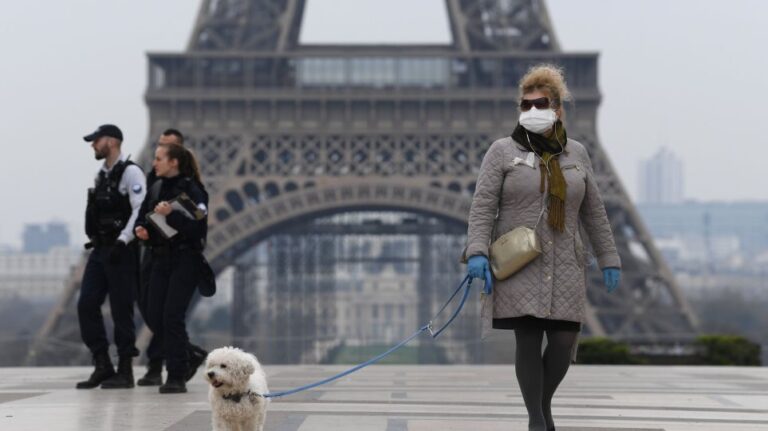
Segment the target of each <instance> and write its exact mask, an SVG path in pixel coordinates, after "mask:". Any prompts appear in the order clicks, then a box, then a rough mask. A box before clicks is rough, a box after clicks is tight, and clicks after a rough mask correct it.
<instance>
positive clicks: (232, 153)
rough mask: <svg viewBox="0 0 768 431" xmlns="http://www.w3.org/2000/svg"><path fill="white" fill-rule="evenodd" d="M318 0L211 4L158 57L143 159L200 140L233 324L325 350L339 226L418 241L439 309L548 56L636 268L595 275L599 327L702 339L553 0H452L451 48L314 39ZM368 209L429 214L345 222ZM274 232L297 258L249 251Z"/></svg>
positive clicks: (60, 337)
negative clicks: (257, 285) (525, 84)
mask: <svg viewBox="0 0 768 431" xmlns="http://www.w3.org/2000/svg"><path fill="white" fill-rule="evenodd" d="M305 5H306V1H305V0H204V1H202V2H201V6H200V10H199V13H198V16H197V21H196V23H195V27H194V30H193V31H192V36H191V38H190V40H189V45H188V47H187V50H186V51H185V52H181V53H170V54H168V53H163V54H160V53H155V54H149V58H148V61H149V64H148V87H147V91H146V103H147V105H148V107H149V112H150V126H149V129H150V130H149V139H148V143H147V145H146V146H145V148H144V150H143V152H142V154H141V157H140V161H141V162H142V164H143V165H144V166H145V167H148V166H149V165H150V161H151V155H152V153H153V150H154V146H153V141H154V139H155V138H156V136H158V135H159V134H160V132H162V131H163V130H164V129H166V128H168V127H176V128H179V129H181V130H182V131H184V133H185V134H186V135H188V136H189V138H188V141H189V144H188V145H189V146H190V148H192V149H193V150H194V151H195V152H196V154H197V155H198V158H199V160H200V164H201V167H202V169H203V176H204V178H205V181H206V184H207V187H208V190H209V192H210V195H211V205H210V207H211V212H210V231H209V242H208V246H207V249H206V255H207V257H208V259H209V261H210V262H211V263H212V266H213V267H214V269H215V270H216V271H221V270H223V269H224V268H226V267H230V266H234V267H235V268H237V270H236V276H235V280H236V281H235V287H236V289H235V293H234V295H235V299H234V301H233V316H234V322H233V331H235V332H239V333H250V334H255V337H256V338H258V337H259V336H262V335H263V336H266V335H267V333H266V332H265V331H269V330H273V331H274V330H277V329H275V328H284V329H283V331H284V332H282V333H281V334H283V335H285V336H286V337H298V336H300V337H299V338H302V339H303V340H306V339H307V338H310V339H314V340H315V341H313V342H311V343H309V344H307V343H306V342H302V343H304V344H301V343H300V344H299V345H298V347H296V346H294V347H295V348H294V349H293V350H295V352H294V354H289V355H288V356H286V357H280V358H274V360H276V361H280V360H282V361H289V362H290V361H293V362H312V361H317V360H319V356H317V355H315V356H312V355H311V354H309V356H308V352H310V353H311V352H312V351H315V352H317V351H318V347H317V346H318V345H324V346H331V345H333V340H334V339H335V338H337V337H338V333H337V329H336V328H334V327H333V326H334V323H333V322H334V319H335V318H336V317H338V312H339V310H338V309H337V306H338V304H339V298H340V297H339V296H338V293H337V292H335V291H334V287H333V282H334V278H333V277H335V276H336V275H334V274H327V273H326V274H324V275H323V274H321V273H322V271H321V270H318V269H317V268H322V267H323V265H333V264H334V262H336V260H338V259H340V258H341V257H340V256H341V255H340V254H338V253H337V252H336V251H334V250H335V249H336V247H334V246H333V245H332V244H331V243H329V242H328V241H329V238H332V237H334V236H337V237H341V236H344V235H368V234H371V233H378V234H393V235H403V234H404V235H412V236H413V235H415V238H418V240H417V241H416V249H417V253H416V255H417V256H415V261H416V262H417V263H418V267H419V269H418V275H417V278H416V285H417V286H418V290H417V292H418V307H417V308H418V312H417V319H416V320H417V321H418V323H422V320H423V319H427V318H428V317H429V316H430V315H431V313H432V311H434V308H435V305H436V302H438V301H439V300H441V299H442V298H443V297H444V296H445V292H446V291H447V290H448V289H449V287H448V286H450V285H452V284H453V283H454V282H455V281H456V280H459V279H460V277H461V274H462V272H463V267H461V266H459V265H456V264H454V262H455V261H456V255H457V254H458V253H459V250H460V249H461V240H462V239H463V238H462V236H461V235H463V233H464V232H465V230H466V218H467V215H468V211H469V207H470V203H471V198H472V193H473V191H474V182H475V180H476V177H477V173H478V169H479V166H480V162H481V160H482V157H483V154H484V152H485V150H486V149H487V148H488V146H489V145H490V143H491V142H492V141H494V140H495V139H497V138H499V137H501V136H504V135H507V134H509V132H510V131H511V130H512V129H513V128H514V126H515V124H516V121H517V113H518V111H517V104H518V100H517V89H516V86H517V82H518V80H519V79H520V77H521V76H522V75H523V74H524V73H525V72H526V71H527V70H528V69H529V68H530V67H531V66H533V65H535V64H539V63H543V62H545V63H553V64H557V65H560V66H562V67H563V68H564V70H565V73H566V79H567V82H568V84H569V86H570V88H571V90H572V93H573V94H574V97H575V103H573V104H571V105H570V106H567V107H566V108H567V110H568V118H567V122H568V124H567V126H568V131H569V136H571V137H573V138H575V139H576V140H579V141H580V142H582V143H583V144H584V145H585V146H586V148H587V149H588V150H589V152H590V155H591V158H592V163H593V165H594V170H595V173H596V176H597V178H598V182H599V186H600V189H601V190H602V193H603V198H604V200H605V203H606V207H607V210H608V214H609V218H610V221H611V223H612V227H613V231H614V233H615V236H616V241H617V246H618V248H619V251H620V254H621V256H622V260H623V263H624V271H623V284H622V287H621V288H620V289H619V290H618V291H616V292H614V293H612V294H610V295H609V294H607V293H605V291H604V290H605V289H604V288H602V285H601V276H600V273H599V271H598V270H597V269H596V268H594V267H593V268H592V269H590V272H589V274H588V277H589V283H588V285H589V287H588V299H589V305H588V309H587V310H588V311H587V319H586V325H585V328H584V332H585V333H586V334H587V335H597V336H609V337H611V338H614V339H619V340H625V341H629V342H632V343H637V344H651V345H660V344H661V345H664V344H669V343H677V342H685V341H688V340H690V339H691V338H692V337H693V336H694V335H695V333H696V327H697V323H696V319H695V316H694V314H693V313H692V311H691V309H690V308H689V306H688V304H687V303H686V301H685V298H684V297H683V295H682V294H681V291H680V289H679V288H678V287H677V285H676V284H675V281H674V278H673V276H672V274H671V272H670V270H669V268H668V267H667V265H666V264H665V262H664V259H663V258H662V256H661V255H660V253H659V252H658V250H657V249H656V247H655V246H654V244H653V241H652V239H651V236H650V234H649V232H648V230H647V229H646V227H645V226H644V224H643V222H642V220H641V218H640V217H639V214H638V212H637V210H636V209H635V207H634V206H633V204H632V202H631V201H630V199H629V196H628V194H627V193H626V190H625V189H624V187H623V185H622V184H621V181H620V179H619V177H618V176H617V175H616V173H615V170H614V169H613V167H612V165H611V162H610V160H609V158H608V155H607V154H606V153H605V151H604V150H603V148H602V146H601V145H600V143H599V140H598V137H597V131H596V125H595V119H596V114H597V109H598V106H599V104H600V99H601V96H600V91H599V90H598V87H597V73H598V62H597V54H596V53H567V52H563V51H562V50H561V48H560V45H559V43H558V40H557V37H556V36H555V33H554V29H553V27H552V24H551V22H550V19H549V15H548V12H547V8H546V5H545V3H544V1H543V0H446V1H445V6H446V8H447V12H448V17H449V20H450V28H451V34H452V43H450V44H445V45H407V46H394V45H384V46H381V45H376V46H365V45H304V44H301V43H299V32H300V26H301V22H302V17H303V14H304V9H305ZM403 13H404V14H405V13H408V12H407V11H403ZM365 211H369V212H370V211H379V212H384V213H387V212H394V213H397V212H402V213H406V214H411V215H413V217H405V218H400V219H398V220H397V221H396V222H395V223H390V224H386V223H385V224H371V223H365V222H361V223H357V222H349V223H347V224H345V223H344V222H342V223H341V224H339V222H338V217H339V214H345V213H350V212H365ZM334 217H335V218H334ZM328 220H336V222H331V223H327V221H328ZM441 234H443V236H442V237H441V236H440V235H441ZM313 235H314V236H313ZM445 235H448V239H447V240H446V239H445ZM441 238H442V239H441ZM457 239H458V240H457ZM265 242H270V244H272V245H271V248H270V249H269V251H268V252H267V253H266V254H268V255H270V254H271V255H278V254H280V255H282V256H283V257H282V259H283V260H281V261H280V262H282V263H280V262H276V261H273V262H272V263H274V264H269V265H267V269H266V275H264V274H265V272H264V271H262V272H258V271H256V272H255V271H253V270H249V268H251V269H252V268H254V266H253V265H252V264H253V263H254V262H255V260H253V259H252V260H243V257H244V256H248V255H249V253H251V254H253V253H252V252H249V251H251V250H254V249H255V248H257V247H258V245H259V244H263V243H265ZM281 244H282V245H281ZM297 250H298V252H297ZM254 259H256V258H254ZM286 262H288V263H286ZM446 262H448V263H447V264H446ZM280 268H282V269H280ZM291 268H293V269H291ZM308 268H309V269H308ZM249 271H250V272H249ZM302 271H303V272H302ZM329 277H330V278H329ZM441 277H442V278H441ZM265 278H266V279H267V281H268V282H269V283H268V284H271V283H273V282H275V281H276V280H281V279H282V283H283V284H282V285H281V286H282V287H280V286H277V287H275V290H277V291H279V292H280V293H274V294H273V296H272V299H271V300H268V299H267V296H268V295H270V293H269V292H268V291H264V290H263V289H261V290H258V291H257V289H249V287H248V286H249V285H250V284H252V283H254V282H255V281H254V280H258V279H261V281H262V284H263V281H264V279H265ZM238 280H239V281H238ZM249 283H250V284H249ZM78 287H79V277H78V274H77V273H75V274H73V277H72V280H71V281H70V283H68V286H67V289H66V292H65V293H64V295H63V296H62V298H61V301H60V303H59V304H58V305H57V307H56V308H55V309H54V310H53V312H52V313H51V315H50V316H49V318H48V321H47V322H46V323H45V325H44V326H43V328H42V330H41V331H40V333H39V334H38V337H37V339H36V341H35V343H34V344H33V346H32V347H31V350H30V355H29V358H30V360H29V362H30V363H50V362H52V361H51V360H50V358H49V356H50V355H47V354H46V353H48V352H51V351H57V352H61V351H62V349H64V350H66V346H70V348H69V350H72V349H73V348H74V347H71V346H73V345H74V346H76V345H77V341H79V338H78V336H77V323H76V319H75V318H74V307H73V302H74V301H73V298H74V296H75V294H76V292H77V289H78ZM265 295H266V296H265ZM274 295H277V296H274ZM302 298H304V299H302ZM269 301H273V302H275V303H276V304H279V305H274V306H271V307H272V308H271V309H270V308H269V307H270V306H269V305H265V303H268V302H269ZM279 307H283V308H279ZM302 310H303V311H302ZM281 312H282V314H283V315H285V314H289V315H291V316H293V317H292V318H289V319H286V318H285V317H284V316H283V317H280V314H281ZM291 313H293V314H291ZM297 313H298V314H297ZM468 314H469V316H467V317H465V318H464V319H463V320H464V321H465V322H467V321H470V320H472V319H474V320H477V319H476V310H471V311H470V312H469V313H468ZM281 319H282V320H281ZM302 319H303V320H305V322H304V323H303V324H298V326H297V323H296V320H302ZM257 321H258V322H268V324H262V323H260V324H255V323H254V322H257ZM265 327H266V329H265ZM285 328H287V329H285ZM291 328H292V329H291ZM477 328H478V326H477V325H474V324H473V323H471V322H470V323H465V324H464V326H462V327H459V328H457V329H455V330H452V331H453V332H454V335H453V337H454V338H452V339H449V340H448V342H449V343H450V342H451V340H453V341H455V342H456V343H455V344H456V345H457V346H461V343H462V342H464V343H465V344H466V341H467V340H469V339H471V338H472V337H477ZM144 335H145V338H146V333H145V334H144ZM64 340H70V342H69V344H66V346H65V345H64V344H62V343H64ZM462 340H463V341H462ZM257 344H258V343H257ZM78 349H79V350H77V351H79V352H81V354H82V352H83V348H82V347H78ZM281 349H283V350H285V351H290V350H291V348H289V346H287V345H285V346H282V347H281ZM320 350H322V349H320ZM465 350H467V349H465ZM73 355H74V353H73ZM63 356H66V355H63ZM81 358H82V356H81ZM477 360H483V358H478V357H473V356H471V355H469V356H468V355H466V354H465V355H463V356H462V355H461V354H458V355H454V361H457V362H462V361H464V362H471V361H477Z"/></svg>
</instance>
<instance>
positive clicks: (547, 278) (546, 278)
mask: <svg viewBox="0 0 768 431" xmlns="http://www.w3.org/2000/svg"><path fill="white" fill-rule="evenodd" d="M550 278H552V276H551V275H548V276H546V277H544V279H545V280H547V281H549V279H550Z"/></svg>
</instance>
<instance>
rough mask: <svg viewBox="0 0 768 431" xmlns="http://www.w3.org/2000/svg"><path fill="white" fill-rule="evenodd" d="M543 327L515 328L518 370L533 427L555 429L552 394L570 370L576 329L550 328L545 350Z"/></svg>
mask: <svg viewBox="0 0 768 431" xmlns="http://www.w3.org/2000/svg"><path fill="white" fill-rule="evenodd" d="M544 332H545V331H543V330H537V329H532V330H531V329H515V340H516V341H517V348H516V351H515V374H516V375H517V382H518V383H519V384H520V390H521V391H522V393H523V400H524V401H525V408H526V409H527V410H528V430H529V431H550V430H554V429H555V423H554V421H553V420H552V396H553V395H555V390H556V389H557V386H558V385H559V384H560V382H561V381H562V380H563V377H565V373H566V372H568V366H569V365H570V364H571V353H572V351H573V343H574V342H576V338H577V336H578V335H579V333H578V332H575V331H546V333H547V348H546V349H545V350H544V355H543V357H542V354H541V342H542V340H543V338H544Z"/></svg>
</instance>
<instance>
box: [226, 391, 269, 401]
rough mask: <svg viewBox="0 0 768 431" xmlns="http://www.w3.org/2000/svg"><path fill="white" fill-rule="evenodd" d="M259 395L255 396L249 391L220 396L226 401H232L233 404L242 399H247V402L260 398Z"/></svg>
mask: <svg viewBox="0 0 768 431" xmlns="http://www.w3.org/2000/svg"><path fill="white" fill-rule="evenodd" d="M260 396H261V395H260V394H257V393H255V392H251V391H250V390H249V391H248V392H241V393H239V394H227V395H222V396H221V397H222V398H224V399H225V400H227V401H232V402H234V403H239V402H240V400H242V399H243V397H248V399H249V400H252V399H253V398H258V397H260Z"/></svg>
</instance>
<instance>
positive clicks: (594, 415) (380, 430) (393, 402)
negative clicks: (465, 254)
mask: <svg viewBox="0 0 768 431" xmlns="http://www.w3.org/2000/svg"><path fill="white" fill-rule="evenodd" d="M342 369H344V367H337V366H333V367H331V366H267V367H266V370H267V373H268V375H269V383H270V386H271V389H272V390H280V389H287V388H292V387H295V386H299V385H302V384H305V383H309V382H313V381H315V380H318V379H321V378H324V377H328V376H330V375H333V374H335V373H336V372H338V371H340V370H342ZM142 372H143V369H141V368H139V367H136V369H135V373H137V375H140V374H141V373H142ZM89 373H90V369H89V368H74V367H70V368H2V369H0V430H3V431H20V430H29V431H40V430H61V431H64V430H78V431H95V430H99V431H102V430H174V431H181V430H185V431H195V430H210V429H211V428H210V408H209V406H208V403H207V401H206V397H207V395H206V394H207V387H206V385H205V382H204V381H203V380H202V377H201V375H200V373H198V375H197V376H195V379H194V380H193V382H192V384H191V385H190V392H189V393H187V394H183V395H160V394H158V393H157V388H140V387H137V388H135V389H129V390H102V389H95V390H75V389H74V386H75V382H76V381H77V380H80V379H81V378H83V377H85V376H87V375H88V374H89ZM553 410H554V413H555V418H556V421H557V429H558V431H576V430H585V431H598V430H619V429H620V430H654V431H655V430H667V431H673V430H680V431H682V430H699V431H702V430H712V431H715V430H717V431H722V430H768V368H736V367H641V366H583V365H582V366H578V365H577V366H574V367H573V368H572V369H571V371H570V372H569V374H568V376H567V377H566V380H565V381H564V383H563V385H562V386H561V390H560V391H559V392H558V394H557V396H556V398H555V401H554V407H553ZM525 425H526V414H525V409H524V407H523V400H522V398H521V396H520V394H519V393H518V388H517V382H516V381H515V377H514V368H513V367H512V366H387V365H377V366H373V367H370V368H366V369H364V370H362V371H359V372H357V373H356V374H353V375H351V376H349V377H347V378H345V379H343V380H340V381H337V382H335V383H332V384H330V385H327V386H323V387H321V388H318V389H315V390H312V391H309V392H304V393H300V394H296V395H293V396H290V397H287V398H284V399H278V400H275V401H273V402H272V404H271V407H270V409H269V414H268V416H267V426H266V429H267V430H268V431H330V430H333V431H406V430H407V431H427V430H451V431H463V430H467V431H502V430H525V429H526V426H525Z"/></svg>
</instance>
